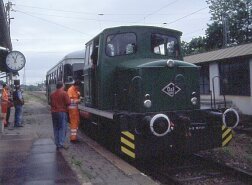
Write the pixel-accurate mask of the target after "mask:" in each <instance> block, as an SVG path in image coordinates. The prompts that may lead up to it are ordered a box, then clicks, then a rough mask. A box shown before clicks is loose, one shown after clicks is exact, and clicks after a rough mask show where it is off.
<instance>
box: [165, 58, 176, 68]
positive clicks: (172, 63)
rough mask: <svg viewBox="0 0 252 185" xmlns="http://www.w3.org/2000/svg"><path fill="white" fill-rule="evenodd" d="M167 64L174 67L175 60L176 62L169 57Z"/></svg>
mask: <svg viewBox="0 0 252 185" xmlns="http://www.w3.org/2000/svg"><path fill="white" fill-rule="evenodd" d="M166 64H167V66H168V67H170V68H172V67H174V65H175V62H174V60H171V59H169V60H167V62H166Z"/></svg>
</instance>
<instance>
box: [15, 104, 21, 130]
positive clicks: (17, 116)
mask: <svg viewBox="0 0 252 185" xmlns="http://www.w3.org/2000/svg"><path fill="white" fill-rule="evenodd" d="M22 107H23V106H22V105H16V106H15V126H20V125H21V122H22V120H21V116H22Z"/></svg>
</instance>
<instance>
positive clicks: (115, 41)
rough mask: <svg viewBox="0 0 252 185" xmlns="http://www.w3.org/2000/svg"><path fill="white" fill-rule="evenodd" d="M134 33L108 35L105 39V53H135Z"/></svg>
mask: <svg viewBox="0 0 252 185" xmlns="http://www.w3.org/2000/svg"><path fill="white" fill-rule="evenodd" d="M136 49H137V44H136V34H135V33H121V34H113V35H109V36H108V37H107V39H106V51H105V52H106V55H107V56H110V57H113V56H119V55H130V54H134V53H136Z"/></svg>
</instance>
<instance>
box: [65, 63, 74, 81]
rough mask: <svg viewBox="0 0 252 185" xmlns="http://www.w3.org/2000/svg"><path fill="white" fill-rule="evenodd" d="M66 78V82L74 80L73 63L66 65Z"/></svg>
mask: <svg viewBox="0 0 252 185" xmlns="http://www.w3.org/2000/svg"><path fill="white" fill-rule="evenodd" d="M64 72H65V74H64V80H65V82H72V81H73V76H72V75H73V68H72V65H71V64H66V65H64Z"/></svg>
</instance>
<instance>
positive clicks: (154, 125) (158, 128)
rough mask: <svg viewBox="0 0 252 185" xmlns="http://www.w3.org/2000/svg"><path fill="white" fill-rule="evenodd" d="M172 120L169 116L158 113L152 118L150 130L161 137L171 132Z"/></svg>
mask: <svg viewBox="0 0 252 185" xmlns="http://www.w3.org/2000/svg"><path fill="white" fill-rule="evenodd" d="M170 129H171V122H170V119H169V118H168V116H166V115H164V114H156V115H155V116H153V117H152V118H151V120H150V131H151V133H152V134H154V135H155V136H158V137H161V136H164V135H166V134H167V133H168V132H170Z"/></svg>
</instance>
